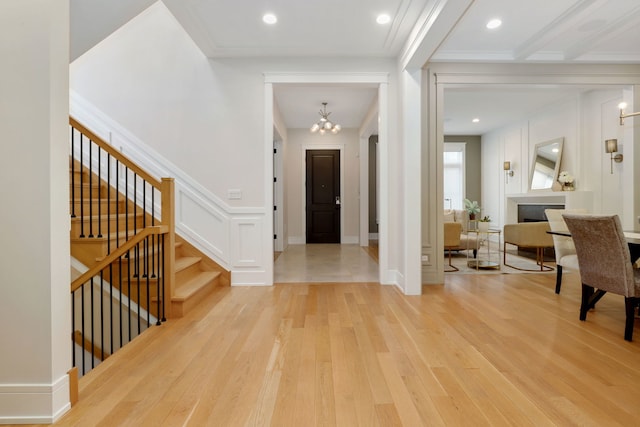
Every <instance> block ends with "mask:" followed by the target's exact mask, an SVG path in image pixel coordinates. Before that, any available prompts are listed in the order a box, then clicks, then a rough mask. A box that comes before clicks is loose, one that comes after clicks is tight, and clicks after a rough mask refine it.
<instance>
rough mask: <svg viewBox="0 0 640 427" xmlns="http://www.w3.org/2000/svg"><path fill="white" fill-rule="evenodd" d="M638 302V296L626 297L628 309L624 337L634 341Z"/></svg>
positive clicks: (625, 301)
mask: <svg viewBox="0 0 640 427" xmlns="http://www.w3.org/2000/svg"><path fill="white" fill-rule="evenodd" d="M636 304H637V301H636V298H634V297H625V298H624V307H625V311H626V321H625V324H624V339H625V340H627V341H632V338H633V323H634V321H635V315H634V308H635V306H636Z"/></svg>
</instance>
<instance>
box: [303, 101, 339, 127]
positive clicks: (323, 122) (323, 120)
mask: <svg viewBox="0 0 640 427" xmlns="http://www.w3.org/2000/svg"><path fill="white" fill-rule="evenodd" d="M318 114H320V120H319V121H318V122H317V123H314V124H313V126H311V129H310V131H311V133H316V132H319V133H320V135H324V134H325V133H327V132H328V131H330V132H331V133H333V134H336V133H338V132H340V129H342V127H341V126H340V125H339V124H336V123H332V122H331V121H330V120H329V115H330V114H331V113H327V103H326V102H323V103H322V110H320V112H319V113H318Z"/></svg>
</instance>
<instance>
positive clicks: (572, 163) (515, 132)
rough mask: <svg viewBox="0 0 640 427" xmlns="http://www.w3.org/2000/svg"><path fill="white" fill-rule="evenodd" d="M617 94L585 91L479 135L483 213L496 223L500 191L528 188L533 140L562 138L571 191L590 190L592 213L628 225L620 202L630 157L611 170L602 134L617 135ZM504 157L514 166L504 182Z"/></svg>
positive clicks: (501, 197) (630, 222)
mask: <svg viewBox="0 0 640 427" xmlns="http://www.w3.org/2000/svg"><path fill="white" fill-rule="evenodd" d="M622 96H623V94H622V88H621V89H619V90H618V89H606V90H593V91H589V92H586V93H583V94H581V95H578V96H576V97H572V98H570V99H566V100H564V101H561V102H558V103H556V104H554V105H550V106H548V107H546V108H544V109H543V110H541V111H538V112H536V113H534V114H531V115H530V117H528V118H527V119H525V120H522V121H520V122H518V123H512V124H510V125H507V126H505V127H503V128H500V129H497V130H494V131H492V132H489V133H487V134H485V135H483V136H482V206H483V213H484V212H486V214H489V215H491V216H492V218H493V219H494V220H496V219H497V218H499V221H494V222H496V224H495V225H496V226H502V225H503V224H504V223H505V222H506V220H505V213H506V206H505V197H504V196H505V194H520V193H527V192H528V186H529V174H530V170H531V164H532V158H533V152H534V149H535V145H536V144H537V143H539V142H543V141H547V140H550V139H554V138H559V137H563V138H564V148H563V152H562V161H561V166H560V170H561V171H563V170H566V171H568V172H570V173H571V174H573V175H574V176H575V177H576V181H575V185H576V191H590V192H593V207H592V211H593V212H594V213H617V214H618V215H620V217H621V219H622V221H623V225H624V226H625V227H627V228H633V218H632V216H633V215H632V210H631V209H630V208H629V209H628V208H625V205H624V199H625V197H627V198H629V199H632V195H631V194H626V193H627V192H628V189H626V188H625V186H624V185H623V183H624V180H625V177H626V174H627V173H630V171H631V170H632V168H633V165H632V162H628V163H625V162H623V163H614V173H613V174H611V173H610V169H609V167H610V160H609V155H608V154H606V153H605V152H604V140H605V139H608V138H616V137H617V138H618V139H619V141H621V140H622V137H621V136H620V135H621V134H622V131H623V130H622V129H621V127H620V126H618V119H617V115H618V110H617V104H618V103H619V102H620V100H621V99H622ZM621 149H624V147H622V148H621ZM505 160H508V161H511V165H512V169H513V170H514V177H513V178H509V183H508V184H506V183H505V179H504V172H503V170H502V161H505ZM625 194H626V195H625Z"/></svg>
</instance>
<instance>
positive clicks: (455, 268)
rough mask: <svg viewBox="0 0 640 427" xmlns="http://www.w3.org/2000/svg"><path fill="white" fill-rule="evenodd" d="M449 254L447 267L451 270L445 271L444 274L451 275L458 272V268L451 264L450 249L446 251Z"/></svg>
mask: <svg viewBox="0 0 640 427" xmlns="http://www.w3.org/2000/svg"><path fill="white" fill-rule="evenodd" d="M448 252H449V267H451V270H445V271H444V272H445V273H451V272H453V271H460V270H459V269H458V267H456V266H455V265H453V264H451V249H449V250H448Z"/></svg>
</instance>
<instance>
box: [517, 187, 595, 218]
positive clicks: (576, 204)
mask: <svg viewBox="0 0 640 427" xmlns="http://www.w3.org/2000/svg"><path fill="white" fill-rule="evenodd" d="M505 198H506V201H507V202H506V204H505V206H506V212H505V215H506V216H505V224H515V223H516V222H518V205H522V204H528V205H564V207H565V209H587V210H588V211H589V212H593V192H592V191H548V192H547V191H540V192H538V191H536V192H531V193H520V194H507V195H506V196H505Z"/></svg>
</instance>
